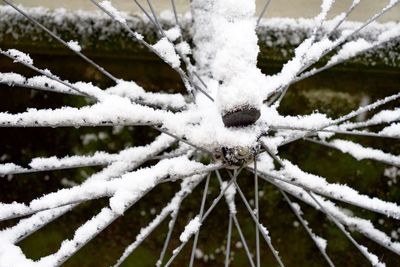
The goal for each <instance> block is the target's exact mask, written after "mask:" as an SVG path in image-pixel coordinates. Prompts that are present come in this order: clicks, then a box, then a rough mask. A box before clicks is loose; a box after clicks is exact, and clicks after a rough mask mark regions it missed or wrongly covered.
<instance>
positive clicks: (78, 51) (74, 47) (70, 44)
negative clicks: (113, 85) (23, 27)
mask: <svg viewBox="0 0 400 267" xmlns="http://www.w3.org/2000/svg"><path fill="white" fill-rule="evenodd" d="M3 1H4V2H5V3H7V4H8V5H9V6H11V7H12V8H14V9H15V10H16V11H17V12H19V13H20V14H22V15H23V16H24V17H26V18H27V19H28V20H29V21H31V22H32V23H34V24H35V25H36V26H38V27H40V28H41V29H42V30H43V31H45V32H46V33H48V34H49V35H50V36H51V37H53V38H54V39H56V40H57V41H58V42H59V43H61V44H62V45H64V46H65V47H67V48H69V49H70V50H71V51H72V52H74V53H75V54H77V55H78V56H80V57H81V58H82V59H83V60H85V61H86V62H87V63H89V64H90V65H91V66H93V67H94V68H96V69H97V70H98V71H100V72H101V73H103V74H104V75H105V76H107V77H108V78H110V79H111V80H113V81H114V82H117V81H118V79H117V78H115V77H114V76H113V75H112V74H111V73H109V72H108V71H106V70H105V69H104V68H103V67H101V66H99V65H98V64H96V63H95V62H94V61H93V60H91V59H89V58H88V57H86V56H85V55H84V54H82V53H81V47H80V46H79V44H78V43H77V42H76V41H70V42H68V43H67V42H65V41H64V40H62V39H61V38H60V37H59V36H57V35H56V34H55V33H53V32H52V31H50V30H49V29H48V28H46V27H45V26H44V25H43V24H41V23H40V22H38V21H37V20H35V19H34V18H33V17H32V16H29V15H28V14H27V13H26V12H24V11H23V10H22V9H21V8H19V7H17V6H16V5H14V4H13V3H12V2H11V1H8V0H3Z"/></svg>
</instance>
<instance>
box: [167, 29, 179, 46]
mask: <svg viewBox="0 0 400 267" xmlns="http://www.w3.org/2000/svg"><path fill="white" fill-rule="evenodd" d="M165 35H166V36H167V38H168V40H169V41H171V42H175V41H176V40H177V39H178V38H179V37H181V30H180V28H179V27H178V26H175V27H172V28H171V29H169V30H168V31H165Z"/></svg>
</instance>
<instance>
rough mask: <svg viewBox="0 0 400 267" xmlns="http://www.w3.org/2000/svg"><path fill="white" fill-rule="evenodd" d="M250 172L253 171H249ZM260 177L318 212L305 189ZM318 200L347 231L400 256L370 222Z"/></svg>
mask: <svg viewBox="0 0 400 267" xmlns="http://www.w3.org/2000/svg"><path fill="white" fill-rule="evenodd" d="M250 171H253V170H251V169H250ZM260 177H261V178H262V179H264V180H265V181H267V182H269V183H271V184H273V185H275V186H276V187H278V188H281V189H283V190H285V191H286V192H288V193H290V194H291V195H293V196H294V197H296V198H298V199H299V200H301V201H303V202H305V203H306V204H308V205H310V206H311V207H313V208H315V209H317V210H320V208H319V206H318V205H317V204H316V203H315V201H313V200H312V199H311V198H310V197H308V198H307V196H308V194H307V192H306V189H303V188H302V187H301V186H298V185H292V184H290V183H289V182H284V181H282V180H279V179H276V177H273V176H271V175H270V174H265V175H264V174H261V173H260ZM319 198H320V199H321V201H323V202H324V206H325V209H328V208H329V211H330V213H331V214H332V216H335V217H336V219H337V220H339V221H340V222H341V223H342V224H345V225H346V226H347V227H348V228H349V229H352V230H353V231H357V232H359V233H361V234H362V235H364V236H365V237H367V238H369V239H370V240H372V241H374V242H376V243H377V244H379V245H380V246H382V247H385V248H386V249H388V250H390V251H392V252H394V253H396V254H397V255H400V243H398V242H392V241H391V237H389V236H387V235H386V234H385V233H383V232H382V231H380V230H378V229H376V228H375V227H374V226H373V224H372V223H371V222H370V221H368V220H365V219H361V218H358V217H353V216H351V215H348V214H346V213H345V212H344V211H343V209H340V208H338V207H336V205H335V204H334V203H332V202H331V201H328V200H325V199H324V198H323V197H321V196H319Z"/></svg>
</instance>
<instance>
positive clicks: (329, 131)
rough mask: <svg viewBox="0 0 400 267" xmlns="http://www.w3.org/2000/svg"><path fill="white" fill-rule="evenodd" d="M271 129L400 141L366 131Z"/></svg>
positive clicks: (296, 128) (396, 137) (281, 127)
mask: <svg viewBox="0 0 400 267" xmlns="http://www.w3.org/2000/svg"><path fill="white" fill-rule="evenodd" d="M270 129H273V130H292V131H303V132H309V133H312V132H315V133H317V132H325V133H334V134H344V135H354V136H364V137H377V138H394V139H400V137H399V136H391V135H385V134H380V133H373V132H366V131H354V130H353V131H346V130H340V128H339V129H321V130H314V129H307V128H298V127H289V126H272V127H270Z"/></svg>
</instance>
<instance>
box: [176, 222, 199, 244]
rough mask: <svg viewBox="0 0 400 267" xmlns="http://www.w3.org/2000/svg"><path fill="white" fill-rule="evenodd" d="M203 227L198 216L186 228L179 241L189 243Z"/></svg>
mask: <svg viewBox="0 0 400 267" xmlns="http://www.w3.org/2000/svg"><path fill="white" fill-rule="evenodd" d="M200 226H201V222H200V217H199V216H196V217H195V218H193V219H192V220H191V221H190V222H189V223H188V224H187V225H186V226H185V230H184V231H183V232H182V233H181V235H180V236H179V240H180V241H181V242H187V241H188V240H189V238H190V237H191V236H192V235H193V234H195V233H197V232H198V231H199V229H200Z"/></svg>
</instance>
